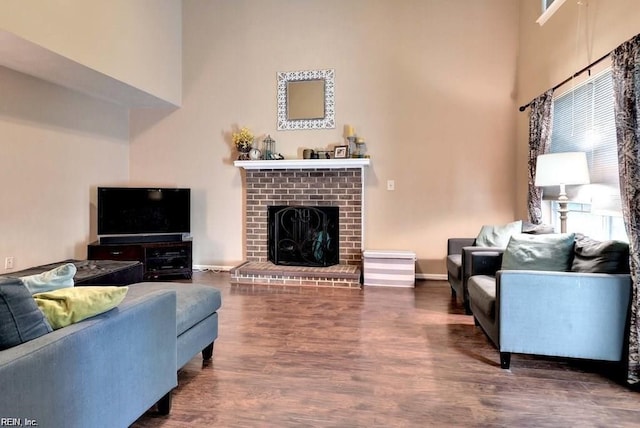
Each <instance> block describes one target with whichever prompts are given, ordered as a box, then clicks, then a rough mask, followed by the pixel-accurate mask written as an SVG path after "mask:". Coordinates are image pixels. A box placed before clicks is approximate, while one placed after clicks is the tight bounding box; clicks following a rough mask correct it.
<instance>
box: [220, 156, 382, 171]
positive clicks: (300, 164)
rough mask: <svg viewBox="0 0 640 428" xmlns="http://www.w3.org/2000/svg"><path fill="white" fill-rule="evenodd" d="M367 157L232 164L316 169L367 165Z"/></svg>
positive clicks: (246, 167)
mask: <svg viewBox="0 0 640 428" xmlns="http://www.w3.org/2000/svg"><path fill="white" fill-rule="evenodd" d="M370 163H371V159H369V158H347V159H282V160H246V161H245V160H242V161H234V162H233V165H234V166H237V167H238V168H244V169H317V168H363V167H365V166H369V164H370Z"/></svg>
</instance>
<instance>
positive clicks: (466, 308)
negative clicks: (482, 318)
mask: <svg viewBox="0 0 640 428" xmlns="http://www.w3.org/2000/svg"><path fill="white" fill-rule="evenodd" d="M464 313H465V315H473V312H471V306H469V301H468V300H467V301H466V302H464Z"/></svg>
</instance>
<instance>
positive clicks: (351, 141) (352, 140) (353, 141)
mask: <svg viewBox="0 0 640 428" xmlns="http://www.w3.org/2000/svg"><path fill="white" fill-rule="evenodd" d="M347 141H348V144H347V145H348V146H349V153H347V157H351V153H353V151H354V150H355V145H356V136H355V135H351V136H349V137H347Z"/></svg>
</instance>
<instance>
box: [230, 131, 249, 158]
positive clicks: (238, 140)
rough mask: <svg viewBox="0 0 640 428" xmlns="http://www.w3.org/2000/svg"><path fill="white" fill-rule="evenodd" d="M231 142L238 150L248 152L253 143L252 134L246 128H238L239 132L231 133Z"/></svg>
mask: <svg viewBox="0 0 640 428" xmlns="http://www.w3.org/2000/svg"><path fill="white" fill-rule="evenodd" d="M231 139H232V140H233V144H234V145H235V146H236V148H237V149H238V151H240V152H248V151H249V150H250V149H251V145H252V144H253V134H252V133H251V131H249V129H248V128H245V127H243V128H240V132H233V133H231Z"/></svg>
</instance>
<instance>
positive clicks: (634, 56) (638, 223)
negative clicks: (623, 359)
mask: <svg viewBox="0 0 640 428" xmlns="http://www.w3.org/2000/svg"><path fill="white" fill-rule="evenodd" d="M611 66H612V74H613V91H614V94H615V116H616V134H617V139H618V168H619V171H620V196H621V198H622V215H623V218H624V223H625V227H626V230H627V235H628V236H629V250H630V253H631V257H630V260H629V262H630V265H631V280H632V283H633V293H632V298H631V299H632V300H631V325H630V330H629V371H628V375H627V381H628V382H629V383H631V384H636V383H638V382H640V359H639V356H638V338H639V336H640V324H639V320H638V315H640V295H639V294H638V280H639V279H640V34H639V35H637V36H636V37H634V38H633V39H631V40H629V41H628V42H625V43H623V44H621V45H620V46H618V47H617V48H616V49H615V50H614V51H613V52H612V53H611Z"/></svg>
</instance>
